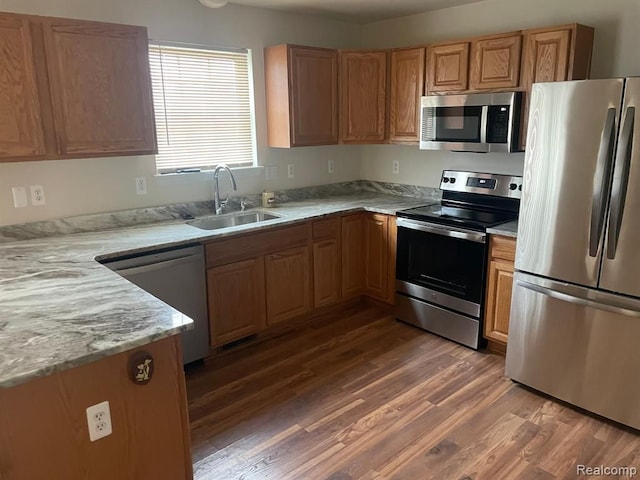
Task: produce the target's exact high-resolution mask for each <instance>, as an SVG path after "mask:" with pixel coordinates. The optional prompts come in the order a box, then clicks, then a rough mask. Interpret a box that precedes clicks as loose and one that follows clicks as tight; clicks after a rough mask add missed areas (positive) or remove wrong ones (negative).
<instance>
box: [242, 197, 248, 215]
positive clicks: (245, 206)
mask: <svg viewBox="0 0 640 480" xmlns="http://www.w3.org/2000/svg"><path fill="white" fill-rule="evenodd" d="M245 208H247V202H245V201H244V198H243V199H241V200H240V211H241V212H244V210H245Z"/></svg>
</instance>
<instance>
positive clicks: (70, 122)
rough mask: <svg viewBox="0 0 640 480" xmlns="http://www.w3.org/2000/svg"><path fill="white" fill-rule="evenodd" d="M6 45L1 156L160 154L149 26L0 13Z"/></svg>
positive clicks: (1, 40)
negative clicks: (152, 95) (152, 80)
mask: <svg viewBox="0 0 640 480" xmlns="http://www.w3.org/2000/svg"><path fill="white" fill-rule="evenodd" d="M0 46H2V48H0V52H1V53H0V57H1V58H2V60H3V66H5V67H4V68H5V69H6V70H5V72H6V73H7V74H6V75H5V76H3V77H2V79H0V87H2V88H0V99H2V100H3V101H2V104H3V105H5V107H4V108H3V109H2V110H1V111H0V126H2V128H0V132H1V133H0V161H21V160H36V159H43V158H47V159H61V158H84V157H96V156H109V155H137V154H145V153H155V151H156V137H155V120H154V117H153V107H152V98H151V80H150V76H149V59H148V39H147V31H146V29H145V28H144V27H135V26H128V25H117V24H106V23H99V22H89V21H83V20H71V19H63V18H50V17H37V16H29V15H12V14H0ZM2 83H5V85H2Z"/></svg>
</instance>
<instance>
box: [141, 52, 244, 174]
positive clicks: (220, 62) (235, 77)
mask: <svg viewBox="0 0 640 480" xmlns="http://www.w3.org/2000/svg"><path fill="white" fill-rule="evenodd" d="M149 56H150V65H151V81H152V85H153V100H154V109H155V117H156V130H157V134H158V155H156V166H157V168H158V172H159V173H171V172H178V171H181V170H185V169H201V170H210V169H212V168H214V167H215V166H216V165H217V164H220V163H226V164H227V165H229V166H250V165H253V164H254V158H255V147H254V145H255V142H254V132H253V131H254V129H253V106H252V92H251V83H250V69H249V62H250V58H251V57H250V52H248V51H246V50H213V49H204V48H196V47H190V46H174V45H158V44H152V45H150V46H149Z"/></svg>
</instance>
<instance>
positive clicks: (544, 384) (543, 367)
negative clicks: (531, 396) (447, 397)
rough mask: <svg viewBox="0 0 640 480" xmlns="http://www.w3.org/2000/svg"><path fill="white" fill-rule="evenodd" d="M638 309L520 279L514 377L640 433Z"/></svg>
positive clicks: (512, 337) (512, 330)
mask: <svg viewBox="0 0 640 480" xmlns="http://www.w3.org/2000/svg"><path fill="white" fill-rule="evenodd" d="M617 299H619V301H618V300H617ZM638 306H640V305H638V302H633V301H629V300H627V299H621V298H619V297H616V296H614V295H610V294H602V293H600V292H597V291H594V290H591V289H587V288H582V287H573V286H568V285H566V284H561V283H558V282H553V281H550V280H545V279H540V278H538V277H533V276H530V275H526V274H522V273H520V272H517V273H516V275H515V277H514V290H513V297H512V303H511V321H510V325H509V345H508V348H507V364H506V375H507V376H508V377H510V378H512V379H513V380H515V381H517V382H520V383H522V384H524V385H528V386H530V387H532V388H534V389H536V390H539V391H541V392H544V393H547V394H549V395H552V396H554V397H556V398H559V399H561V400H564V401H566V402H569V403H571V404H574V405H577V406H579V407H582V408H584V409H586V410H589V411H591V412H594V413H597V414H599V415H602V416H604V417H607V418H610V419H612V420H615V421H617V422H620V423H623V424H626V425H629V426H631V427H634V428H636V429H640V408H638V405H640V382H639V381H638V372H640V348H638V342H639V341H640V313H639V312H638V309H637V308H636V307H638Z"/></svg>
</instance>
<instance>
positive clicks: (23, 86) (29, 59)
mask: <svg viewBox="0 0 640 480" xmlns="http://www.w3.org/2000/svg"><path fill="white" fill-rule="evenodd" d="M0 45H1V48H0V64H1V65H2V74H0V156H2V157H15V158H18V157H29V156H31V157H33V156H38V155H42V154H43V153H44V151H45V145H44V132H43V125H42V117H41V108H40V95H39V92H38V88H37V82H36V69H35V60H34V57H33V47H32V41H31V26H30V24H29V21H28V20H27V19H25V18H23V17H20V16H18V15H10V14H3V15H0Z"/></svg>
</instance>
